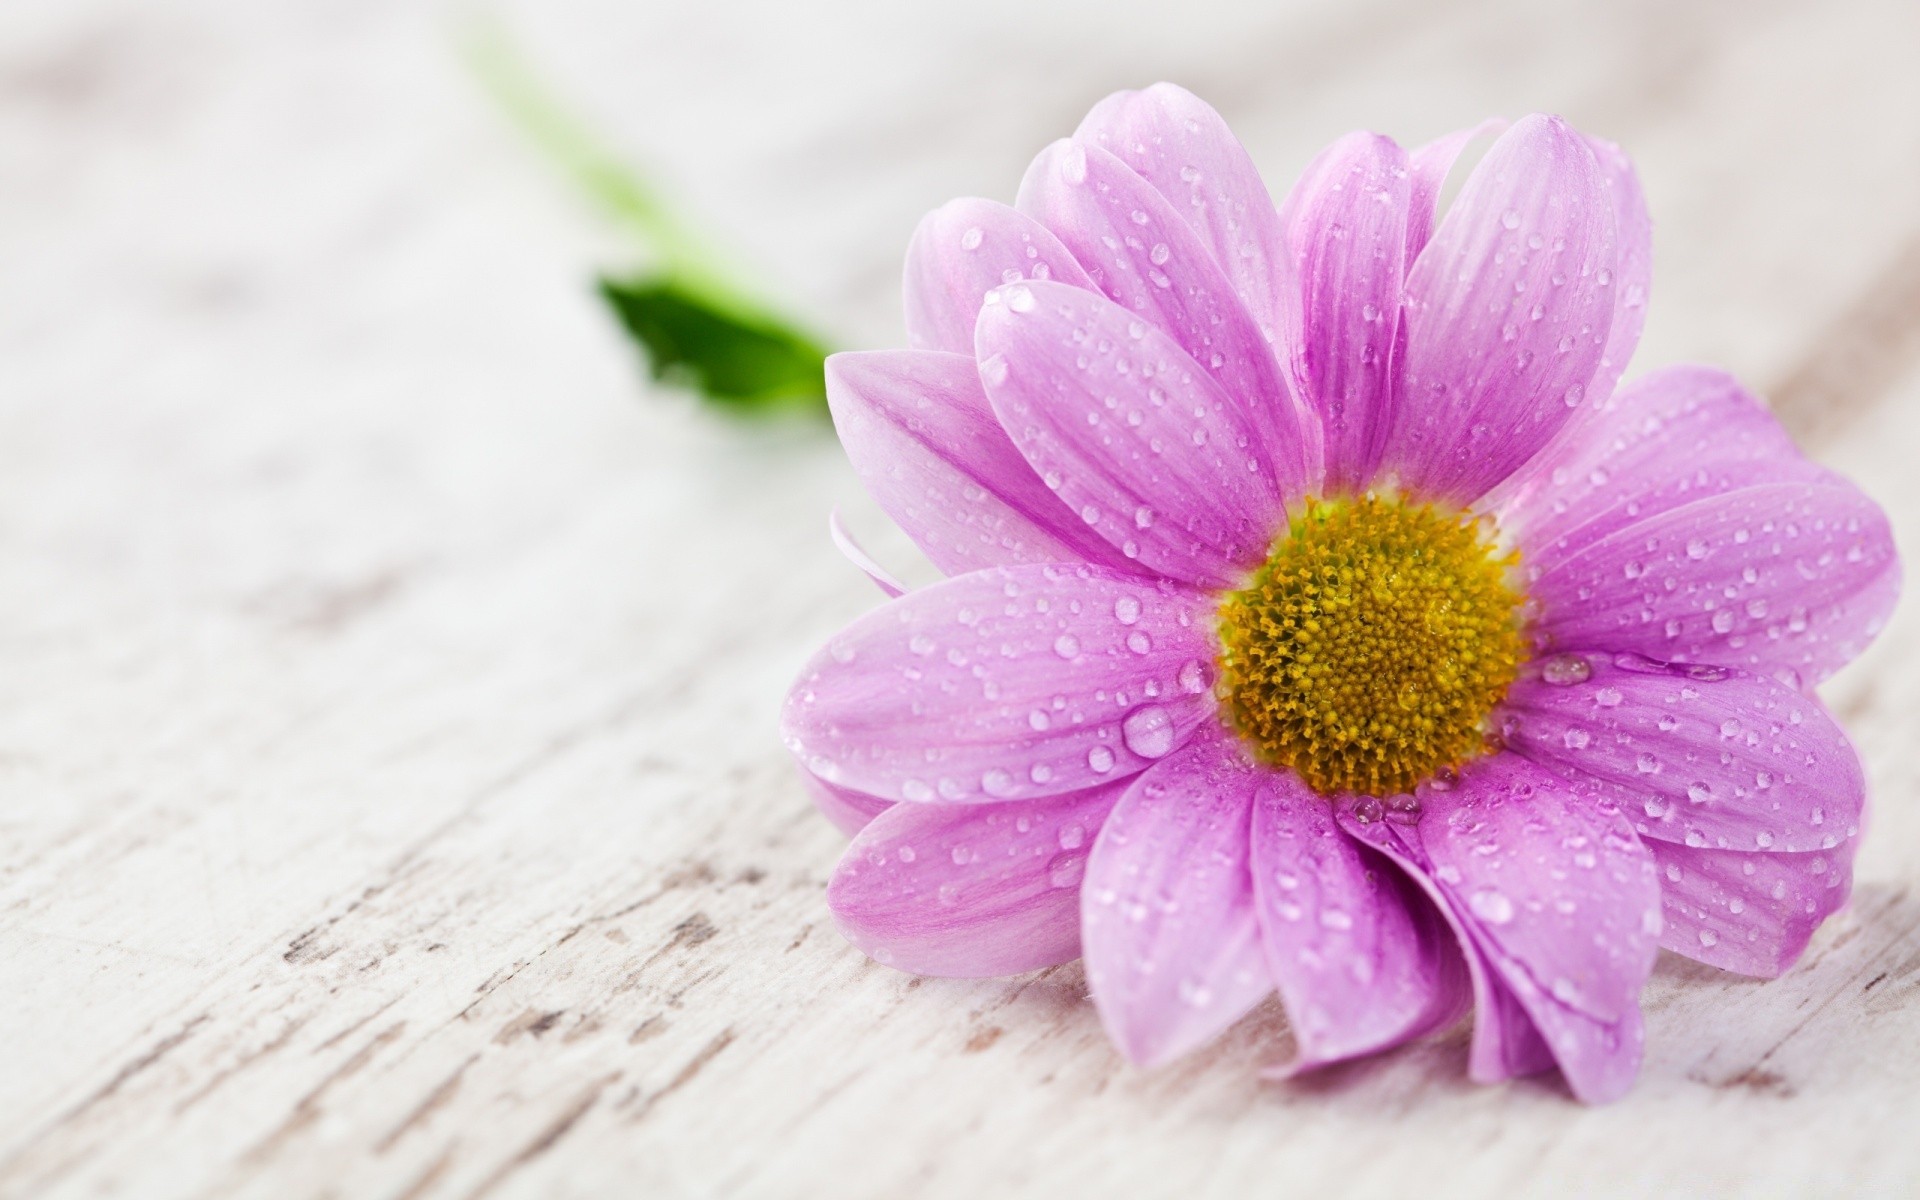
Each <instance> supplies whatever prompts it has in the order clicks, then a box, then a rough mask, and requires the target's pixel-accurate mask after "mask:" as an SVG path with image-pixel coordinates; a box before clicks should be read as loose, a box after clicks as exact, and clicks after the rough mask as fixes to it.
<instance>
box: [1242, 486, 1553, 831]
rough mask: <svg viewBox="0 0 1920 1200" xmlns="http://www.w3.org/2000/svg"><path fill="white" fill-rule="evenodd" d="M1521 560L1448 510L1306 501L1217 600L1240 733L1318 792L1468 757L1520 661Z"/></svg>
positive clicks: (1396, 785)
mask: <svg viewBox="0 0 1920 1200" xmlns="http://www.w3.org/2000/svg"><path fill="white" fill-rule="evenodd" d="M1518 557H1519V556H1518V554H1517V553H1506V554H1502V553H1501V552H1500V551H1499V550H1497V549H1496V548H1495V547H1494V546H1493V545H1492V544H1491V543H1490V542H1489V541H1488V540H1487V539H1486V537H1485V536H1484V534H1483V531H1482V529H1481V526H1480V524H1479V523H1478V522H1476V521H1475V520H1474V519H1473V518H1472V517H1471V516H1469V515H1467V514H1464V513H1460V512H1457V511H1447V510H1443V509H1439V508H1435V507H1432V506H1429V505H1409V504H1405V503H1402V502H1400V501H1397V500H1393V499H1385V498H1380V497H1376V496H1372V495H1367V496H1361V497H1358V498H1353V499H1340V500H1325V501H1318V502H1314V503H1312V504H1311V505H1310V506H1309V507H1308V508H1307V510H1306V511H1305V513H1304V514H1303V515H1302V516H1300V517H1299V518H1298V519H1296V520H1295V521H1294V523H1293V527H1292V528H1291V529H1290V530H1289V531H1288V533H1287V536H1286V537H1284V538H1283V539H1281V540H1280V542H1279V543H1278V544H1277V545H1275V547H1274V550H1273V554H1272V556H1271V557H1269V558H1268V559H1267V562H1266V564H1265V565H1264V566H1262V567H1261V568H1260V571H1259V573H1258V574H1257V575H1255V576H1254V579H1253V582H1252V583H1251V584H1250V585H1249V586H1248V587H1247V588H1246V589H1245V590H1244V591H1239V592H1233V593H1230V594H1229V595H1228V596H1227V598H1226V599H1225V601H1224V602H1223V603H1222V604H1221V606H1220V636H1221V642H1222V643H1223V645H1224V647H1225V652H1224V654H1223V656H1222V662H1221V665H1222V668H1223V679H1224V682H1225V684H1226V686H1227V687H1228V688H1229V689H1230V708H1231V710H1232V714H1233V720H1234V723H1235V725H1236V726H1237V727H1238V729H1239V731H1240V733H1241V735H1242V736H1243V737H1245V738H1247V739H1248V740H1249V741H1251V742H1252V743H1254V745H1255V747H1256V748H1257V749H1258V751H1259V753H1260V754H1261V755H1262V757H1264V758H1266V759H1268V760H1269V761H1271V762H1274V763H1278V764H1280V765H1282V766H1286V767H1291V768H1292V769H1293V770H1294V771H1295V772H1297V773H1298V774H1299V775H1300V776H1301V777H1302V778H1303V779H1305V780H1306V781H1307V783H1308V784H1309V785H1311V786H1312V787H1313V788H1314V789H1315V790H1316V791H1319V792H1321V793H1323V794H1333V793H1336V792H1358V793H1361V794H1364V795H1373V796H1389V795H1394V794H1396V793H1400V792H1406V791H1409V790H1411V789H1412V788H1413V787H1414V785H1415V784H1418V783H1420V782H1422V781H1424V780H1426V779H1428V778H1430V777H1432V776H1433V775H1434V774H1435V773H1436V772H1438V771H1440V770H1442V769H1444V768H1448V767H1453V766H1457V765H1459V764H1460V763H1462V762H1465V761H1466V760H1468V759H1471V758H1474V757H1476V756H1477V755H1479V754H1481V753H1482V752H1483V751H1484V750H1485V748H1486V733H1485V724H1486V720H1487V715H1488V714H1489V713H1490V712H1491V711H1492V710H1493V706H1494V705H1495V704H1496V703H1498V702H1499V700H1500V698H1501V697H1502V696H1504V695H1505V694H1506V691H1507V686H1508V685H1509V684H1511V683H1512V682H1513V677H1514V673H1515V672H1516V671H1517V670H1518V669H1519V666H1520V664H1521V662H1522V661H1524V659H1525V658H1526V644H1525V642H1524V641H1523V639H1522V637H1521V634H1520V621H1519V613H1518V609H1519V605H1520V596H1519V595H1518V594H1516V593H1515V591H1514V590H1513V588H1512V587H1511V586H1509V584H1508V582H1507V578H1508V574H1509V572H1510V570H1511V568H1512V567H1513V566H1514V565H1515V563H1516V562H1517V561H1518Z"/></svg>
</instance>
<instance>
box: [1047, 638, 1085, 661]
mask: <svg viewBox="0 0 1920 1200" xmlns="http://www.w3.org/2000/svg"><path fill="white" fill-rule="evenodd" d="M1053 652H1054V653H1055V654H1058V655H1059V656H1060V657H1061V658H1078V657H1080V639H1079V638H1077V637H1075V636H1073V635H1072V634H1070V633H1063V634H1061V635H1060V636H1059V637H1057V638H1055V639H1053Z"/></svg>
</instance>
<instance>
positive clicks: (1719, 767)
mask: <svg viewBox="0 0 1920 1200" xmlns="http://www.w3.org/2000/svg"><path fill="white" fill-rule="evenodd" d="M1579 676H1584V677H1585V678H1584V679H1579V680H1578V681H1576V682H1559V683H1556V682H1554V681H1555V680H1562V681H1566V680H1570V679H1575V677H1579ZM1499 723H1500V734H1501V740H1502V741H1503V742H1504V743H1505V744H1506V745H1507V747H1508V748H1509V749H1511V750H1513V751H1514V752H1516V753H1518V754H1522V755H1525V756H1526V757H1527V758H1528V759H1531V760H1532V761H1534V762H1537V763H1539V764H1540V765H1541V766H1543V767H1546V768H1548V769H1550V770H1552V771H1554V772H1556V773H1558V774H1561V775H1567V776H1584V777H1586V778H1589V779H1593V780H1596V781H1598V782H1599V783H1600V784H1601V785H1603V787H1604V789H1605V791H1606V793H1607V794H1608V795H1610V796H1612V797H1614V798H1615V799H1616V800H1618V801H1619V803H1620V805H1621V807H1622V808H1623V809H1625V811H1626V813H1627V815H1628V817H1629V818H1630V819H1631V821H1632V823H1633V826H1634V828H1635V829H1636V830H1638V831H1639V833H1640V834H1641V836H1642V837H1647V838H1654V839H1657V840H1659V841H1664V842H1680V843H1683V844H1685V845H1688V846H1696V847H1713V848H1715V849H1722V850H1772V851H1780V852H1784V851H1794V850H1803V851H1804V850H1832V849H1833V848H1834V847H1836V846H1839V845H1840V844H1841V843H1842V842H1846V841H1850V840H1851V839H1853V838H1854V837H1856V836H1857V835H1858V833H1859V829H1860V813H1861V809H1862V807H1863V806H1864V804H1865V802H1866V782H1865V780H1864V778H1863V777H1862V775H1861V770H1860V761H1859V757H1858V756H1857V755H1855V753H1854V751H1853V747H1852V746H1850V745H1849V744H1848V743H1847V738H1846V735H1845V734H1843V733H1841V732H1840V727H1839V726H1838V725H1836V724H1834V722H1833V719H1832V718H1831V717H1830V716H1828V715H1827V712H1826V710H1825V709H1824V708H1822V707H1821V705H1820V702H1819V701H1818V700H1815V699H1812V698H1810V697H1808V696H1804V695H1801V694H1800V693H1799V692H1798V691H1796V690H1794V689H1791V688H1787V687H1783V686H1782V685H1781V684H1779V683H1777V682H1775V681H1774V680H1772V679H1768V678H1765V677H1763V676H1757V675H1749V674H1747V673H1745V672H1743V671H1736V670H1734V669H1732V668H1731V667H1718V666H1705V665H1695V666H1678V665H1674V664H1669V663H1662V662H1655V661H1654V660H1652V659H1649V658H1644V657H1642V656H1640V655H1638V654H1632V653H1622V654H1615V655H1608V654H1591V653H1589V654H1562V655H1556V656H1553V657H1550V658H1548V659H1546V660H1544V661H1543V662H1541V663H1540V664H1539V665H1538V669H1537V672H1532V673H1530V677H1529V678H1526V679H1523V680H1520V681H1519V682H1516V683H1515V684H1514V686H1513V690H1512V691H1511V692H1510V693H1509V694H1508V697H1507V701H1506V704H1505V706H1504V708H1503V710H1502V713H1501V715H1500V718H1499Z"/></svg>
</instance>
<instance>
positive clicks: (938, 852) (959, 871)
mask: <svg viewBox="0 0 1920 1200" xmlns="http://www.w3.org/2000/svg"><path fill="white" fill-rule="evenodd" d="M1124 787H1125V785H1124V784H1123V783H1121V784H1108V785H1106V786H1104V787H1097V788H1091V789H1088V790H1086V791H1081V792H1072V793H1069V794H1067V795H1064V796H1049V797H1047V798H1046V799H1044V800H1016V801H1012V802H1010V803H1007V804H992V805H978V804H899V805H895V806H894V807H893V808H892V809H891V810H890V811H888V812H885V813H883V814H881V815H880V816H878V817H876V818H875V819H874V821H873V823H872V824H870V825H868V826H867V827H866V829H865V830H864V831H862V832H861V834H860V835H859V836H858V837H856V838H855V839H854V840H853V844H852V845H851V846H848V847H847V852H846V854H845V855H843V856H842V857H841V859H840V865H839V866H837V867H835V868H834V872H833V880H832V882H831V883H829V884H828V885H827V906H828V907H829V908H831V909H832V910H833V916H834V920H835V921H836V922H838V924H839V926H840V932H841V933H843V934H845V935H846V938H847V940H848V941H850V942H852V943H853V944H854V945H855V946H858V947H859V948H860V949H861V950H862V951H864V952H865V953H867V954H868V955H870V956H872V957H873V958H874V959H875V960H876V961H878V962H882V963H885V964H887V965H888V966H892V967H898V968H899V969H901V970H903V971H912V972H914V973H915V974H919V975H946V976H960V977H967V978H978V977H984V976H991V975H1014V974H1018V973H1019V972H1021V971H1032V970H1037V969H1038V968H1040V967H1050V966H1053V965H1054V964H1056V963H1063V962H1069V961H1071V960H1073V959H1075V958H1078V957H1079V956H1080V880H1081V877H1082V875H1083V874H1084V873H1085V871H1086V865H1087V855H1088V854H1089V852H1090V848H1091V847H1092V845H1093V840H1094V838H1095V837H1096V836H1098V834H1099V832H1100V827H1101V825H1102V824H1103V823H1104V822H1105V821H1106V819H1107V813H1108V811H1109V810H1110V809H1112V807H1113V805H1114V801H1116V800H1118V799H1119V798H1120V793H1121V792H1122V791H1123V790H1124Z"/></svg>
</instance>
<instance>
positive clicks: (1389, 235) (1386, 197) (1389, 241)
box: [1282, 133, 1409, 492]
mask: <svg viewBox="0 0 1920 1200" xmlns="http://www.w3.org/2000/svg"><path fill="white" fill-rule="evenodd" d="M1408 188H1409V176H1408V170H1407V154H1406V151H1404V150H1402V149H1401V148H1400V147H1399V146H1398V145H1397V144H1395V143H1394V141H1393V139H1392V138H1386V137H1381V136H1380V135H1379V134H1373V133H1351V134H1348V135H1347V136H1346V137H1343V138H1341V139H1340V140H1339V141H1337V142H1335V143H1333V145H1331V146H1328V147H1327V148H1326V149H1325V150H1323V151H1321V152H1320V155H1319V157H1317V158H1315V159H1314V160H1313V162H1312V163H1311V164H1309V165H1308V167H1307V169H1306V172H1305V173H1304V174H1303V175H1301V177H1300V182H1299V183H1297V184H1295V185H1294V188H1293V192H1292V194H1291V195H1289V196H1288V197H1287V203H1286V209H1285V212H1284V214H1283V217H1282V219H1283V220H1284V222H1285V224H1286V234H1287V247H1288V252H1289V255H1290V258H1289V265H1290V272H1289V281H1290V283H1291V285H1292V286H1293V287H1295V288H1297V289H1298V294H1297V295H1292V296H1289V298H1288V299H1289V300H1290V301H1291V302H1290V303H1289V304H1288V305H1287V313H1288V318H1289V320H1288V325H1289V328H1288V331H1287V332H1288V336H1287V344H1288V345H1289V346H1290V347H1292V354H1291V355H1290V356H1289V361H1288V364H1287V365H1288V368H1289V370H1290V371H1291V374H1292V379H1293V385H1294V390H1295V392H1296V393H1297V394H1298V395H1300V396H1301V397H1302V398H1304V399H1305V400H1306V402H1307V404H1308V406H1309V407H1311V408H1312V409H1313V410H1314V412H1315V413H1316V414H1318V416H1319V418H1320V421H1319V423H1320V438H1321V445H1322V451H1321V453H1322V456H1323V457H1324V459H1325V472H1326V487H1327V489H1328V490H1330V491H1338V492H1347V491H1355V490H1358V489H1361V488H1364V487H1365V486H1366V485H1367V484H1368V483H1369V482H1370V481H1371V480H1372V478H1373V474H1374V470H1375V468H1376V467H1377V466H1378V464H1379V459H1380V453H1381V451H1382V450H1383V449H1384V444H1385V441H1386V434H1387V429H1388V427H1389V425H1390V424H1391V421H1392V411H1391V408H1390V400H1391V397H1392V386H1391V385H1392V375H1391V373H1390V370H1389V368H1390V365H1391V361H1392V356H1393V342H1394V334H1395V331H1396V329H1397V328H1398V321H1399V316H1400V290H1401V286H1402V284H1403V282H1404V279H1405V274H1406V258H1405V255H1406V237H1407V234H1406V225H1407V205H1408V202H1409V201H1408Z"/></svg>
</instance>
